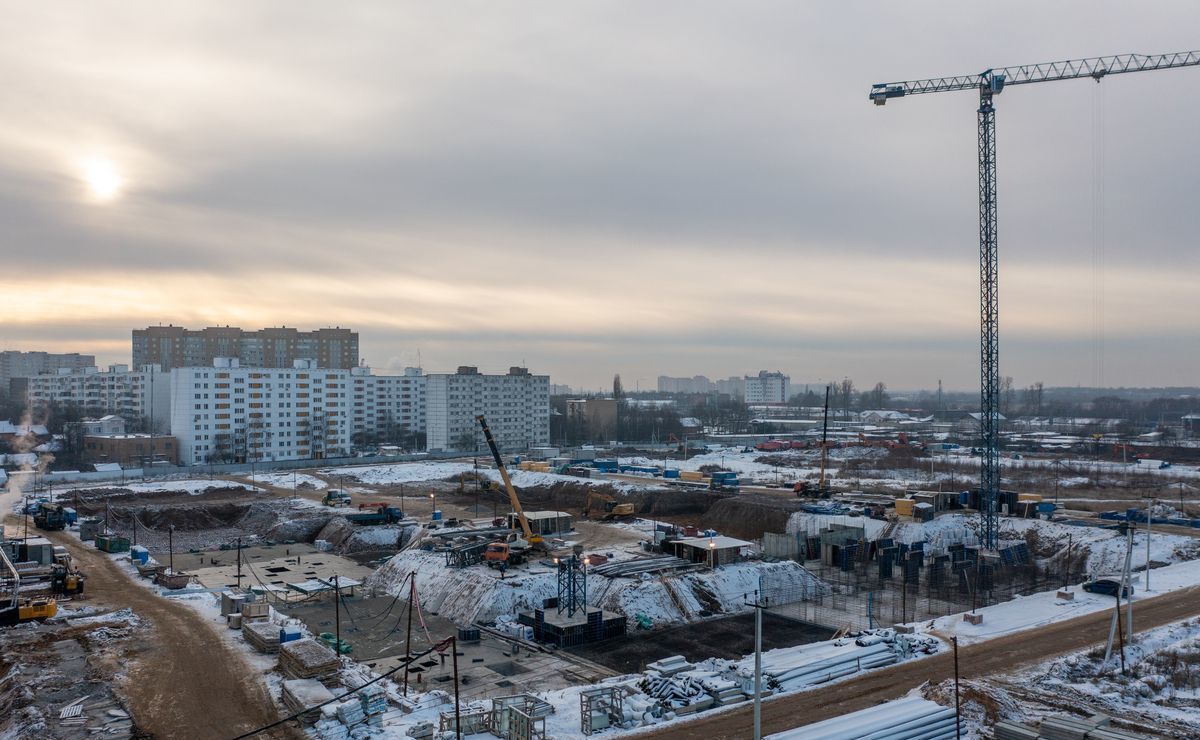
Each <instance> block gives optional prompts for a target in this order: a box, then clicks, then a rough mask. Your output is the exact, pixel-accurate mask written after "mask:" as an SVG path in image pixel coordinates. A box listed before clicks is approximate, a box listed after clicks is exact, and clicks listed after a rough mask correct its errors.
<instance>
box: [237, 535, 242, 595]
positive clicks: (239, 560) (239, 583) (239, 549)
mask: <svg viewBox="0 0 1200 740" xmlns="http://www.w3.org/2000/svg"><path fill="white" fill-rule="evenodd" d="M237 587H238V591H241V590H242V538H241V537H238V539H237Z"/></svg>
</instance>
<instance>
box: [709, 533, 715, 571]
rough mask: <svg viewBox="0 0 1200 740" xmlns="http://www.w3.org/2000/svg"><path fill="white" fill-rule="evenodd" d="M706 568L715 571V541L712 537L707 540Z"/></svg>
mask: <svg viewBox="0 0 1200 740" xmlns="http://www.w3.org/2000/svg"><path fill="white" fill-rule="evenodd" d="M708 567H709V570H716V569H717V541H716V540H714V539H713V538H712V537H709V538H708Z"/></svg>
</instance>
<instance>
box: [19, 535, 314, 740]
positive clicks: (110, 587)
mask: <svg viewBox="0 0 1200 740" xmlns="http://www.w3.org/2000/svg"><path fill="white" fill-rule="evenodd" d="M39 534H44V535H45V536H47V537H48V538H49V539H51V540H52V541H53V542H54V543H55V544H60V545H65V546H66V547H67V548H68V549H69V550H70V551H71V557H72V558H73V559H74V560H75V562H76V563H77V564H78V566H79V567H80V569H81V570H83V572H84V573H86V574H87V590H86V596H87V603H88V604H96V605H105V606H111V607H113V608H125V607H129V608H131V609H133V611H134V612H135V613H136V614H137V615H138V616H139V617H141V618H142V619H144V620H146V621H147V622H149V623H150V625H151V626H152V627H153V632H152V634H151V636H150V637H149V638H148V640H147V642H146V644H144V645H143V646H142V647H141V648H140V649H139V650H138V651H137V652H136V654H133V655H130V656H129V658H130V661H129V663H127V668H126V677H125V679H124V680H123V681H122V682H121V686H120V690H121V693H122V694H123V695H124V696H125V698H126V700H127V702H128V708H129V711H130V713H131V714H132V716H133V719H134V722H135V723H136V724H137V726H138V727H139V728H140V729H141V730H143V731H144V732H146V733H150V734H151V735H153V737H155V738H188V739H189V740H190V739H191V738H231V737H234V736H236V735H238V734H240V733H242V732H247V731H249V730H252V729H254V728H256V727H261V726H263V725H266V724H269V723H271V722H274V721H275V720H276V719H278V717H279V712H278V710H277V709H276V707H275V703H274V702H273V701H272V700H271V697H270V696H269V695H268V694H267V691H266V689H265V688H264V687H263V685H262V684H261V683H260V681H259V676H258V674H257V673H256V672H255V671H254V670H253V669H251V668H250V666H249V665H248V664H247V662H246V661H245V660H244V659H243V658H242V656H240V655H239V654H238V653H237V652H235V651H234V650H233V649H231V648H230V647H229V646H227V645H226V644H225V643H224V642H223V641H222V640H221V637H220V636H219V635H218V634H217V633H216V631H215V629H214V627H213V626H212V625H210V624H209V623H208V622H207V621H206V620H205V619H204V618H203V617H201V616H200V615H199V614H198V613H196V612H195V611H193V610H192V609H191V608H190V607H189V606H187V605H185V604H182V603H177V602H172V601H170V600H169V599H166V598H163V597H161V596H157V595H156V594H154V593H152V592H151V591H149V590H147V589H145V588H143V587H142V586H140V585H137V584H135V583H132V582H131V580H130V576H128V575H127V574H125V573H124V572H122V571H121V570H120V569H119V568H118V567H117V565H116V564H115V563H113V562H112V560H110V559H109V558H108V557H107V556H106V555H105V554H104V553H101V552H99V551H97V550H95V549H93V548H91V547H88V546H86V545H84V544H82V543H80V542H79V540H76V539H75V538H73V537H71V536H69V535H66V534H64V533H62V532H39ZM285 732H290V731H285ZM261 737H298V735H293V734H284V733H278V734H276V735H273V736H272V735H263V736H261Z"/></svg>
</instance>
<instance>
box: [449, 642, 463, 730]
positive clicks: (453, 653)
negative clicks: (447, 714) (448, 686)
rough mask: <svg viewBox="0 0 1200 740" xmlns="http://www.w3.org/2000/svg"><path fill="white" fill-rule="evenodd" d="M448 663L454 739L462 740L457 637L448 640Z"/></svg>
mask: <svg viewBox="0 0 1200 740" xmlns="http://www.w3.org/2000/svg"><path fill="white" fill-rule="evenodd" d="M450 662H451V664H452V665H453V666H454V738H455V740H462V736H463V735H462V712H461V710H460V709H459V699H458V637H451V638H450Z"/></svg>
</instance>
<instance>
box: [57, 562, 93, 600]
mask: <svg viewBox="0 0 1200 740" xmlns="http://www.w3.org/2000/svg"><path fill="white" fill-rule="evenodd" d="M86 581H87V578H86V577H85V576H84V575H83V574H82V573H80V572H79V571H77V570H75V568H74V567H72V566H71V564H70V563H69V562H67V563H55V564H54V566H53V567H52V569H51V571H50V591H51V592H52V593H54V594H62V595H63V596H76V595H78V594H82V593H83V584H84V582H86Z"/></svg>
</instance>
